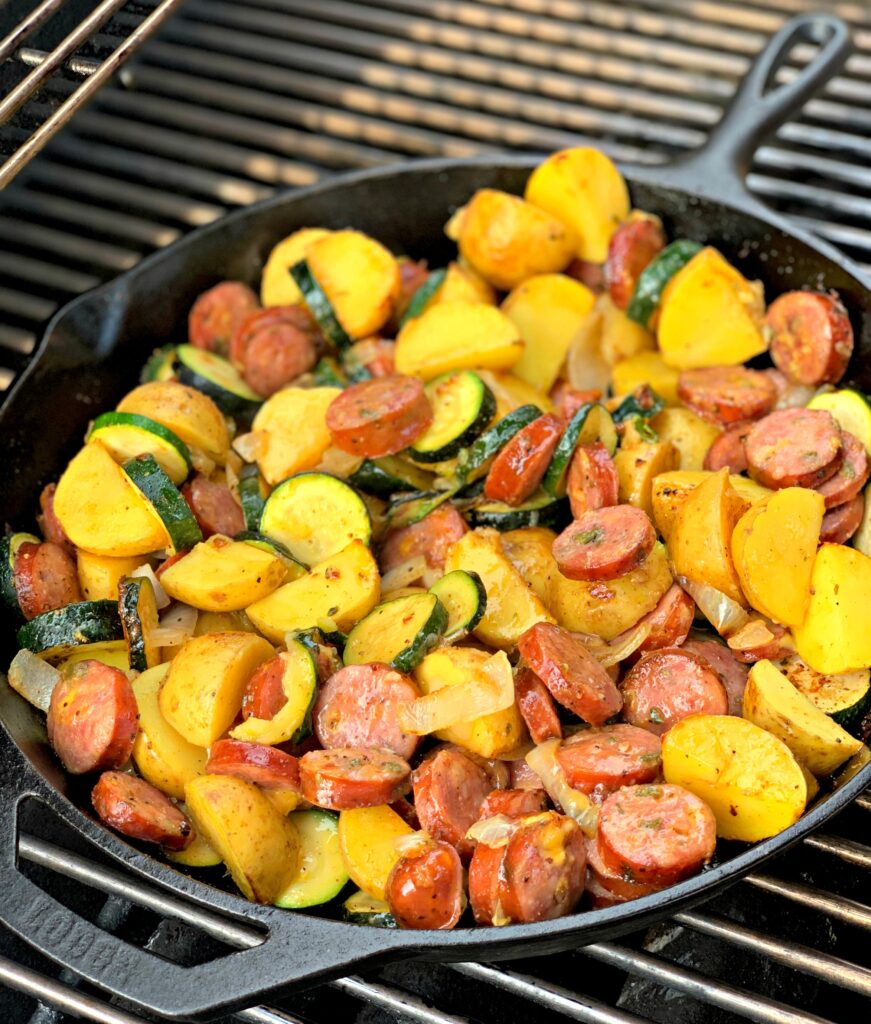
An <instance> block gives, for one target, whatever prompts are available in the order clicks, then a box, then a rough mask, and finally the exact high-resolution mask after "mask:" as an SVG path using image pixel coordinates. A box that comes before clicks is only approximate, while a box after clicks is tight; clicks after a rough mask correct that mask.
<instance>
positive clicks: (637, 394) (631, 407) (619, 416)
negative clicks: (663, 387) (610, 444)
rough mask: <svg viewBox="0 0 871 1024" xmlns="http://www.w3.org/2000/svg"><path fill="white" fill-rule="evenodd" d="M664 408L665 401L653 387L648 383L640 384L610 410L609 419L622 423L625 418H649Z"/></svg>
mask: <svg viewBox="0 0 871 1024" xmlns="http://www.w3.org/2000/svg"><path fill="white" fill-rule="evenodd" d="M664 408H665V402H663V400H662V399H661V398H660V397H659V395H658V394H657V393H656V392H655V391H654V390H653V388H652V387H651V386H650V385H649V384H642V385H641V387H639V388H636V389H635V390H634V391H633V392H632V394H631V395H627V396H626V397H625V398H624V399H623V401H622V402H621V403H620V404H619V405H618V406H617V408H616V409H614V410H613V411H612V413H611V419H612V420H613V421H614V422H615V423H623V422H624V421H625V420H638V419H642V420H649V419H652V417H654V416H655V415H656V414H657V413H658V412H661V411H662V410H663V409H664Z"/></svg>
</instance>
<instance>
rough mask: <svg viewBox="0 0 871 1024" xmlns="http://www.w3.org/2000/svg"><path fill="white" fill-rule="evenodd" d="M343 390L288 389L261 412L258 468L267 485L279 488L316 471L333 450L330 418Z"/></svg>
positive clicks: (257, 423) (256, 423)
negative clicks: (299, 475) (300, 474)
mask: <svg viewBox="0 0 871 1024" xmlns="http://www.w3.org/2000/svg"><path fill="white" fill-rule="evenodd" d="M341 393H342V392H341V389H340V388H284V389H283V390H282V391H278V392H277V393H276V394H274V395H273V396H272V397H271V398H268V399H267V400H266V401H265V402H264V403H263V405H261V406H260V408H259V409H258V411H257V415H256V416H255V417H254V422H253V424H252V427H251V429H252V430H253V432H254V434H255V435H256V437H257V465H258V466H259V467H260V472H261V473H262V474H263V476H264V478H265V479H266V481H267V483H270V484H273V485H275V484H277V483H280V482H281V481H282V480H285V479H286V478H287V477H289V476H292V475H293V474H294V473H298V472H299V471H300V470H303V469H312V468H313V467H314V466H316V465H317V464H318V463H319V462H320V460H321V459H322V458H323V455H324V452H325V451H326V450H327V449H328V448H329V447H330V432H329V430H328V429H327V424H326V414H327V409H328V408H329V406H330V403H331V402H332V401H333V399H334V398H336V396H337V395H340V394H341Z"/></svg>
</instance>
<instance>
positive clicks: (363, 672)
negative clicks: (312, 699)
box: [312, 662, 420, 760]
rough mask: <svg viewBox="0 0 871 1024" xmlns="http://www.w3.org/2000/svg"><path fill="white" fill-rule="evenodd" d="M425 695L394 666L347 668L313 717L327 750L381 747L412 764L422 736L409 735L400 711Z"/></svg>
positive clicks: (332, 683)
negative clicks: (404, 730)
mask: <svg viewBox="0 0 871 1024" xmlns="http://www.w3.org/2000/svg"><path fill="white" fill-rule="evenodd" d="M419 696H420V692H419V691H418V688H417V686H416V685H415V684H414V683H413V682H412V680H411V679H409V677H408V676H407V675H404V674H403V673H402V672H397V671H396V669H395V668H391V667H390V666H389V665H383V664H380V663H379V662H374V663H372V664H369V665H347V666H345V668H342V669H340V670H339V671H338V672H336V673H335V675H333V676H331V677H330V678H329V679H328V680H327V682H326V683H325V684H324V686H323V687H322V688H321V691H320V693H319V694H318V698H317V701H316V703H315V706H314V712H313V715H312V723H313V725H314V730H315V735H316V736H317V738H318V739H319V740H320V743H321V746H323V747H326V748H327V749H328V750H329V749H332V748H334V747H380V748H382V749H383V750H392V751H394V752H395V753H397V754H399V756H400V757H404V758H405V759H406V760H407V759H408V758H410V757H411V755H412V754H413V753H414V752H415V750H416V749H417V745H418V743H419V742H420V737H419V736H415V735H413V734H412V733H409V732H403V731H402V729H401V728H400V725H399V708H400V707H401V706H402V705H403V704H410V703H411V701H413V700H416V699H417V698H418V697H419Z"/></svg>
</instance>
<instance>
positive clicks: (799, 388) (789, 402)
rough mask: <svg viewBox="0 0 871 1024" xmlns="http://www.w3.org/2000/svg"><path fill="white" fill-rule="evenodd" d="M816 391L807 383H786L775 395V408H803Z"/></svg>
mask: <svg viewBox="0 0 871 1024" xmlns="http://www.w3.org/2000/svg"><path fill="white" fill-rule="evenodd" d="M817 393H818V389H817V388H814V387H811V386H810V385H809V384H787V386H786V387H785V388H784V389H783V391H782V392H781V393H780V395H778V397H777V403H776V404H775V406H774V408H775V409H803V408H804V407H805V406H806V405H807V404H808V402H809V401H810V400H811V399H812V398H813V397H814V395H816V394H817Z"/></svg>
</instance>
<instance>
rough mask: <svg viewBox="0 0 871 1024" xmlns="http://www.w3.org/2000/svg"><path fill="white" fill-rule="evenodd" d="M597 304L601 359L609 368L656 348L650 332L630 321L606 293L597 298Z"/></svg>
mask: <svg viewBox="0 0 871 1024" xmlns="http://www.w3.org/2000/svg"><path fill="white" fill-rule="evenodd" d="M598 303H599V306H600V308H601V310H602V327H601V331H602V334H601V342H600V346H601V352H602V358H603V359H604V360H605V362H606V363H607V364H608V365H609V366H615V365H616V364H617V363H619V362H621V361H622V360H625V359H629V358H633V357H635V356H637V355H639V354H640V353H642V352H652V351H653V349H655V348H656V339H655V338H654V337H653V335H652V334H651V333H650V331H648V330H647V329H646V328H644V327H642V326H641V324H639V323H636V322H635V321H634V320H630V319H629V317H628V316H627V315H626V314H625V313H624V312H623V310H622V309H620V307H619V306H615V305H614V303H613V302H612V301H611V296H610V295H609V294H608V293H607V292H604V293H603V294H602V295H600V296H599V299H598Z"/></svg>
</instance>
